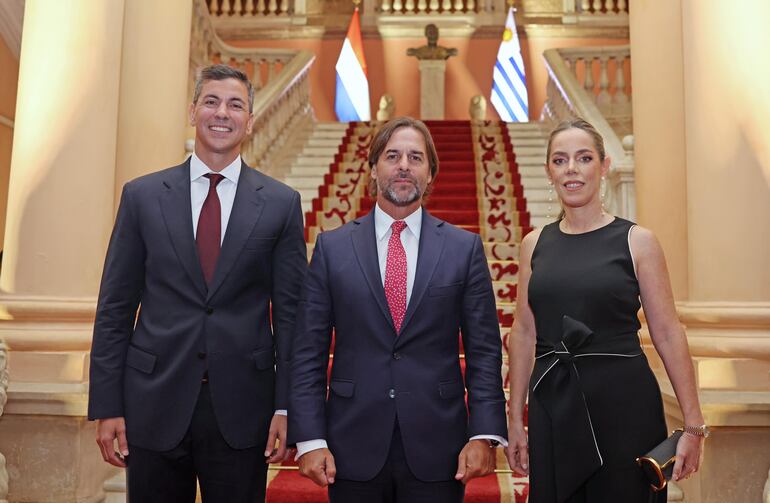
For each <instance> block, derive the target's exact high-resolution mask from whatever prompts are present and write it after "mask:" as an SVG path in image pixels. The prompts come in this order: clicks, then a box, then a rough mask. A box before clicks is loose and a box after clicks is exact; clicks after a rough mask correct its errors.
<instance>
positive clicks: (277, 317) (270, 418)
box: [88, 65, 307, 503]
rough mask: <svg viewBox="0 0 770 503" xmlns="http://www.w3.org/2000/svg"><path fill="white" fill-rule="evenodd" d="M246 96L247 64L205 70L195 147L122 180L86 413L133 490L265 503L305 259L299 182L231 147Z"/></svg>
mask: <svg viewBox="0 0 770 503" xmlns="http://www.w3.org/2000/svg"><path fill="white" fill-rule="evenodd" d="M252 104H253V90H252V87H251V84H250V83H249V80H248V78H247V77H246V75H244V74H243V73H242V72H240V71H238V70H235V69H232V68H229V67H227V66H225V65H214V66H211V67H208V68H205V69H204V70H203V71H202V72H201V75H200V77H199V78H198V80H197V82H196V87H195V96H194V98H193V103H192V104H191V105H190V122H191V124H192V125H193V126H195V131H196V134H195V152H194V154H193V155H192V156H191V157H190V158H189V159H187V160H186V161H185V162H184V163H182V164H180V165H179V166H175V167H172V168H169V169H166V170H163V171H159V172H156V173H152V174H149V175H146V176H143V177H140V178H138V179H136V180H133V181H131V182H129V183H127V184H126V185H125V187H124V188H123V194H122V197H121V202H120V208H119V210H118V215H117V219H116V222H115V227H114V230H113V233H112V238H111V240H110V245H109V249H108V251H107V258H106V261H105V265H104V274H103V277H102V283H101V289H100V292H99V302H98V306H97V311H96V322H95V325H94V337H93V346H92V351H91V380H90V395H89V405H88V416H89V419H92V420H97V422H98V426H97V443H98V444H99V447H100V449H101V453H102V457H103V458H104V460H105V461H107V462H108V463H111V464H113V465H116V466H127V476H128V497H129V501H131V502H142V503H147V502H164V503H168V502H193V501H195V492H196V488H195V486H196V479H197V480H198V481H199V483H200V487H201V492H202V495H203V498H204V501H205V502H207V503H210V502H227V503H233V502H241V501H243V502H250V503H253V502H255V501H262V500H264V495H265V479H266V473H267V463H268V462H274V461H278V460H281V459H283V457H284V455H285V454H286V416H285V409H286V407H287V403H286V402H287V400H288V366H287V361H288V360H289V358H290V355H289V353H290V351H291V344H292V340H291V338H292V333H293V330H294V318H295V311H296V306H297V301H298V295H299V289H300V284H301V282H302V279H303V276H304V271H305V269H306V266H307V257H306V252H305V242H304V238H303V230H302V214H301V209H300V200H299V194H298V193H297V192H296V191H294V190H292V189H290V188H289V187H287V186H285V185H283V184H281V183H279V182H277V181H275V180H273V179H272V178H270V177H268V176H265V175H263V174H261V173H259V172H258V171H256V170H254V169H252V168H250V167H249V166H247V165H246V164H245V163H244V162H243V161H242V160H241V157H240V146H241V142H242V141H243V139H244V138H245V137H246V136H247V135H248V134H249V133H250V132H251V127H252V122H253V119H254V118H253V115H252ZM140 306H141V309H139V308H140ZM116 441H117V446H118V452H116V451H115V447H114V445H115V442H116ZM276 441H279V442H280V446H279V447H278V448H277V449H274V447H275V444H276Z"/></svg>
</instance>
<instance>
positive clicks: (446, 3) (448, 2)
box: [441, 0, 452, 12]
mask: <svg viewBox="0 0 770 503" xmlns="http://www.w3.org/2000/svg"><path fill="white" fill-rule="evenodd" d="M441 9H442V10H443V11H444V12H449V11H450V10H451V9H452V0H443V1H442V2H441Z"/></svg>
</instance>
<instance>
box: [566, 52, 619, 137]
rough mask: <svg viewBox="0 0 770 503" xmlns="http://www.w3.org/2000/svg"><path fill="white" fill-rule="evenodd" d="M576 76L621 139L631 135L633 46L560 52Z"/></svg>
mask: <svg viewBox="0 0 770 503" xmlns="http://www.w3.org/2000/svg"><path fill="white" fill-rule="evenodd" d="M558 51H559V54H560V55H561V56H562V58H563V59H564V60H565V61H566V62H567V66H568V67H569V68H570V70H571V71H572V74H573V75H574V76H575V78H576V79H577V80H578V82H579V83H580V84H581V85H582V86H583V88H584V89H585V90H586V93H588V95H589V96H593V98H594V102H595V103H596V106H597V108H598V109H599V111H600V112H601V113H602V115H604V117H605V118H606V119H607V121H608V122H609V123H610V125H612V126H613V128H614V129H615V130H616V131H617V132H618V135H619V136H621V137H622V136H624V135H626V134H630V133H631V130H632V128H631V86H630V80H631V79H630V78H627V75H628V74H630V67H631V51H630V48H629V46H627V45H620V46H606V47H574V48H569V49H559V50H558Z"/></svg>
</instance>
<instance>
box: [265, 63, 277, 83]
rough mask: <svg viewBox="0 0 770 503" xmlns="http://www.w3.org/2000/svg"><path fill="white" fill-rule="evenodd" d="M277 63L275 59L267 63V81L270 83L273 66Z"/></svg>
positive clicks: (273, 71)
mask: <svg viewBox="0 0 770 503" xmlns="http://www.w3.org/2000/svg"><path fill="white" fill-rule="evenodd" d="M277 62H278V61H277V60H275V59H271V60H269V61H268V62H267V81H268V82H270V81H271V80H273V77H275V64H276V63H277Z"/></svg>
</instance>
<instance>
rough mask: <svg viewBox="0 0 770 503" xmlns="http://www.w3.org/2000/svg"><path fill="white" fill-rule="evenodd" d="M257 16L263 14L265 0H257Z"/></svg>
mask: <svg viewBox="0 0 770 503" xmlns="http://www.w3.org/2000/svg"><path fill="white" fill-rule="evenodd" d="M256 15H257V16H264V15H265V0H257V12H256Z"/></svg>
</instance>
